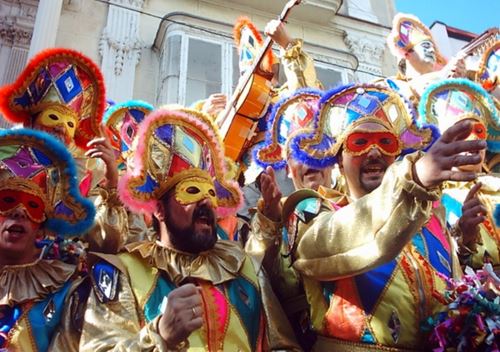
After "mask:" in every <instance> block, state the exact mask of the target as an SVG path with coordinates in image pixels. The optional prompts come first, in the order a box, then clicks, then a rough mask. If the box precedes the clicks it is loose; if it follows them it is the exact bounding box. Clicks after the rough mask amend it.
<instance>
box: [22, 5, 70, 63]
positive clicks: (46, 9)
mask: <svg viewBox="0 0 500 352" xmlns="http://www.w3.org/2000/svg"><path fill="white" fill-rule="evenodd" d="M62 3H63V0H40V2H39V4H38V10H37V12H36V19H35V28H34V29H33V38H32V39H31V46H30V51H29V53H28V57H33V55H35V54H36V53H38V52H39V51H40V50H43V49H46V48H50V47H53V46H54V45H55V44H56V35H57V28H58V27H59V18H60V17H61V9H62Z"/></svg>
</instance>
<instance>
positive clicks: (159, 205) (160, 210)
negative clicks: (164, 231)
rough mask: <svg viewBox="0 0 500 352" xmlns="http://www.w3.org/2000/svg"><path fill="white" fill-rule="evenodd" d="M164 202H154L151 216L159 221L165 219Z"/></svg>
mask: <svg viewBox="0 0 500 352" xmlns="http://www.w3.org/2000/svg"><path fill="white" fill-rule="evenodd" d="M165 213H166V212H165V204H164V202H162V201H161V200H158V201H157V202H156V210H155V212H154V213H153V216H154V217H155V218H156V219H157V220H158V221H160V222H164V221H165Z"/></svg>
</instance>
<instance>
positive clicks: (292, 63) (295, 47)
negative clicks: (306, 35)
mask: <svg viewBox="0 0 500 352" xmlns="http://www.w3.org/2000/svg"><path fill="white" fill-rule="evenodd" d="M302 46H303V41H302V40H301V39H294V40H293V41H292V42H291V44H290V45H289V46H288V47H287V48H286V50H283V49H282V50H281V51H280V58H281V63H282V65H283V67H284V69H285V76H286V80H287V88H288V91H290V92H293V91H295V90H297V89H299V88H305V87H316V88H321V82H319V81H318V80H317V78H316V69H315V68H314V61H313V59H312V58H311V57H310V56H309V55H308V54H307V53H305V52H304V51H303V50H302Z"/></svg>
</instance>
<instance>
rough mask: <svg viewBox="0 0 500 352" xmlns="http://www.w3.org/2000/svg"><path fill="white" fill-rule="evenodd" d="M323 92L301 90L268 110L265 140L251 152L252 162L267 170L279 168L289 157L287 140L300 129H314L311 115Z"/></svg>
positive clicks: (312, 115) (313, 113) (315, 110)
mask: <svg viewBox="0 0 500 352" xmlns="http://www.w3.org/2000/svg"><path fill="white" fill-rule="evenodd" d="M322 94H323V92H322V91H320V90H318V89H312V88H304V89H299V90H297V91H295V92H294V93H292V94H290V95H288V96H287V97H285V98H282V99H281V100H280V101H278V102H277V103H276V104H275V105H274V106H273V109H272V111H271V114H270V117H269V120H268V124H267V131H266V138H265V141H264V142H263V143H261V145H259V146H257V147H256V148H254V150H253V157H254V160H255V162H256V163H257V164H258V165H259V166H261V167H263V168H266V167H267V166H271V167H273V168H275V169H282V168H284V167H285V165H286V158H287V157H288V156H290V149H289V148H288V141H289V140H290V139H291V138H292V137H293V136H294V135H295V134H296V133H298V132H299V131H300V130H310V129H314V127H315V126H314V124H313V123H314V121H315V119H314V116H315V115H316V113H317V111H318V103H319V100H320V98H321V95H322Z"/></svg>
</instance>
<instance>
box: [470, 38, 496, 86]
mask: <svg viewBox="0 0 500 352" xmlns="http://www.w3.org/2000/svg"><path fill="white" fill-rule="evenodd" d="M475 80H476V82H479V83H480V84H481V85H482V86H483V88H484V89H486V90H488V91H490V92H491V91H492V90H494V89H495V88H496V87H497V85H498V83H499V81H500V40H497V41H496V42H495V43H494V44H493V45H492V46H490V47H489V48H488V49H487V50H486V51H485V52H484V53H483V55H482V57H481V60H480V62H479V69H478V71H477V72H476V76H475Z"/></svg>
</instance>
